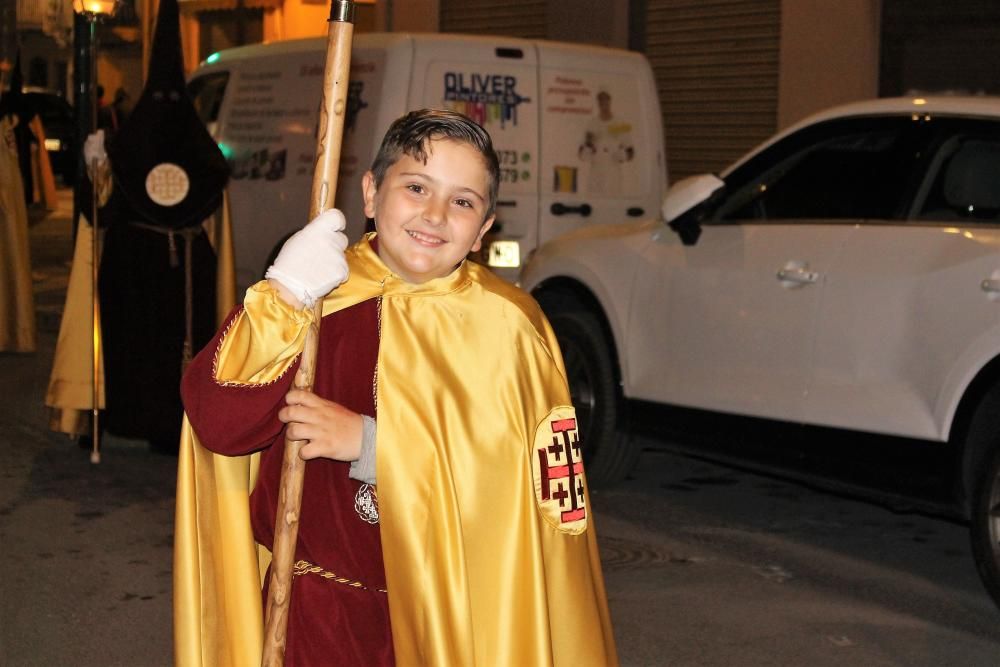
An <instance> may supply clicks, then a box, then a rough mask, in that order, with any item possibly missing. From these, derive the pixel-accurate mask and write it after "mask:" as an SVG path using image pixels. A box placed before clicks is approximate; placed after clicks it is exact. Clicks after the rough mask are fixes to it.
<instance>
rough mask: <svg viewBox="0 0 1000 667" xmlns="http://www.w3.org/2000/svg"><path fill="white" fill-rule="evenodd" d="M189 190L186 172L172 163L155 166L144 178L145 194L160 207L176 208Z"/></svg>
mask: <svg viewBox="0 0 1000 667" xmlns="http://www.w3.org/2000/svg"><path fill="white" fill-rule="evenodd" d="M190 189H191V181H190V180H188V175H187V172H185V171H184V170H183V169H181V168H180V167H179V166H178V165H176V164H173V163H172V162H163V163H161V164H158V165H156V166H155V167H153V168H152V169H151V170H150V171H149V174H148V175H147V176H146V194H148V195H149V198H150V199H152V200H153V202H155V203H157V204H159V205H160V206H176V205H177V204H179V203H181V202H182V201H184V198H185V197H187V194H188V190H190Z"/></svg>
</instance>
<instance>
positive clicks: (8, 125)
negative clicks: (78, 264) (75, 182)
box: [0, 116, 37, 352]
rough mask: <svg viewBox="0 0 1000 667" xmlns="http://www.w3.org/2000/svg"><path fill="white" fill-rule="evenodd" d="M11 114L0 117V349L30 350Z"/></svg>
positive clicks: (30, 310)
mask: <svg viewBox="0 0 1000 667" xmlns="http://www.w3.org/2000/svg"><path fill="white" fill-rule="evenodd" d="M16 124H17V121H16V120H14V119H13V118H12V117H11V116H4V117H3V118H0V352H34V351H35V346H36V343H37V332H36V330H35V297H34V291H33V287H32V283H31V257H30V254H29V242H28V212H27V208H26V207H25V204H24V184H23V182H22V180H21V171H20V169H19V168H18V162H17V147H16V146H15V144H14V126H15V125H16Z"/></svg>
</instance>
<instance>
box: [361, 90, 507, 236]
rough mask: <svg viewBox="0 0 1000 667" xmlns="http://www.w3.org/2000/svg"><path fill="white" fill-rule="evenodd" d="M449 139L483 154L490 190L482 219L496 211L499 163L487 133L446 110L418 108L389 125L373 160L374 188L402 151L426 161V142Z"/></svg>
mask: <svg viewBox="0 0 1000 667" xmlns="http://www.w3.org/2000/svg"><path fill="white" fill-rule="evenodd" d="M436 139H451V140H452V141H459V142H462V143H464V144H468V145H470V146H472V147H473V148H475V149H476V150H477V151H479V153H480V154H481V155H482V156H483V160H484V161H485V162H486V173H487V177H488V178H487V180H488V184H487V185H488V187H489V192H488V193H487V194H488V197H487V202H486V204H487V206H486V215H485V216H484V217H483V220H484V221H485V220H486V219H488V218H489V217H490V216H491V215H493V213H494V212H495V211H496V206H497V191H498V190H499V189H500V164H499V162H498V161H497V154H496V151H495V150H494V149H493V141H492V140H491V139H490V135H489V134H488V133H487V132H486V130H484V129H483V128H482V127H480V126H479V124H477V123H476V122H474V121H473V120H471V119H470V118H468V117H466V116H463V115H462V114H460V113H458V112H457V111H451V110H448V109H420V110H419V111H411V112H409V113H408V114H406V115H405V116H402V117H400V118H397V119H396V120H395V121H394V122H393V124H392V125H390V126H389V129H388V131H386V133H385V137H383V138H382V145H381V146H379V149H378V153H377V154H376V155H375V160H374V161H373V162H372V175H373V176H374V177H375V187H376V188H379V187H381V186H382V179H383V178H385V173H386V171H388V169H389V167H391V166H392V165H393V164H395V163H396V161H397V160H399V158H400V157H402V156H403V155H404V154H405V155H409V156H410V157H412V158H413V159H415V160H420V161H421V162H423V163H425V164H426V163H427V151H426V148H427V142H428V141H433V140H436Z"/></svg>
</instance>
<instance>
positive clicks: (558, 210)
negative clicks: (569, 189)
mask: <svg viewBox="0 0 1000 667" xmlns="http://www.w3.org/2000/svg"><path fill="white" fill-rule="evenodd" d="M549 210H550V211H552V215H566V214H567V213H579V214H580V215H582V216H583V217H585V218H587V217H589V216H590V214H591V212H592V210H593V209H591V208H590V204H580V205H579V206H567V205H566V204H560V203H559V202H556V203H555V204H553V205H552V207H551V208H549Z"/></svg>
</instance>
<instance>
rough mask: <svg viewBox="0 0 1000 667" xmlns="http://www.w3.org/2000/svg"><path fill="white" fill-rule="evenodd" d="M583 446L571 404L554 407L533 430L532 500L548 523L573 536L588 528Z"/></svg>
mask: <svg viewBox="0 0 1000 667" xmlns="http://www.w3.org/2000/svg"><path fill="white" fill-rule="evenodd" d="M582 445H583V443H582V442H581V440H580V432H579V430H577V426H576V411H575V410H574V409H573V408H572V407H570V406H560V407H557V408H555V409H554V410H552V412H550V413H549V414H548V415H547V416H546V417H545V419H543V420H542V422H541V423H540V424H539V425H538V427H537V428H536V429H535V445H534V448H533V451H532V457H531V467H532V472H533V473H534V477H535V500H537V501H538V508H539V510H541V513H542V516H544V517H545V520H546V521H548V523H549V524H551V525H552V526H554V527H555V528H557V529H559V530H561V531H563V532H565V533H570V534H572V535H579V534H580V533H582V532H583V531H585V530H586V529H587V482H586V480H585V479H584V475H583V449H582Z"/></svg>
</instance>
